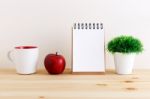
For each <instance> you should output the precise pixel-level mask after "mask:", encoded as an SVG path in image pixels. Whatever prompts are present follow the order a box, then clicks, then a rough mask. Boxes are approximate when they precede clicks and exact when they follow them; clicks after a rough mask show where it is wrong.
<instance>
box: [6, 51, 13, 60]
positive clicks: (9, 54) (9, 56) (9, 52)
mask: <svg viewBox="0 0 150 99" xmlns="http://www.w3.org/2000/svg"><path fill="white" fill-rule="evenodd" d="M12 52H13V50H11V51H8V53H7V57H8V59H9V60H10V61H11V62H13V59H12V57H11V54H12Z"/></svg>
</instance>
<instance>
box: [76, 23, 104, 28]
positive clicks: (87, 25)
mask: <svg viewBox="0 0 150 99" xmlns="http://www.w3.org/2000/svg"><path fill="white" fill-rule="evenodd" d="M73 29H103V23H74V26H73Z"/></svg>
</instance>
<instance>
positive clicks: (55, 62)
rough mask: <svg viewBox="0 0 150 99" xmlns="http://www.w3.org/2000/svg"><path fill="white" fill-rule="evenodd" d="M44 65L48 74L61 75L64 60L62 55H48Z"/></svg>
mask: <svg viewBox="0 0 150 99" xmlns="http://www.w3.org/2000/svg"><path fill="white" fill-rule="evenodd" d="M44 65H45V68H46V70H47V72H48V73H49V74H61V73H63V71H64V69H65V65H66V62H65V58H64V57H63V56H62V55H58V54H57V52H56V54H48V55H47V56H46V57H45V60H44Z"/></svg>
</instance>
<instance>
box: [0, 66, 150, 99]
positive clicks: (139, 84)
mask: <svg viewBox="0 0 150 99" xmlns="http://www.w3.org/2000/svg"><path fill="white" fill-rule="evenodd" d="M70 73H71V72H70V70H66V71H65V73H64V74H62V75H48V74H47V72H46V71H45V70H40V71H38V72H37V73H36V74H33V75H18V74H16V73H15V70H13V69H0V99H64V98H65V99H66V98H67V99H95V98H98V99H150V70H136V71H134V74H133V75H117V74H115V73H114V71H111V70H108V71H107V72H106V73H105V74H104V75H75V74H73V75H72V74H70Z"/></svg>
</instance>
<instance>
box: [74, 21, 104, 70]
mask: <svg viewBox="0 0 150 99" xmlns="http://www.w3.org/2000/svg"><path fill="white" fill-rule="evenodd" d="M72 60H73V63H72V65H73V66H72V71H73V72H104V71H105V59H104V30H103V24H102V23H75V24H74V26H73V59H72Z"/></svg>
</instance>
